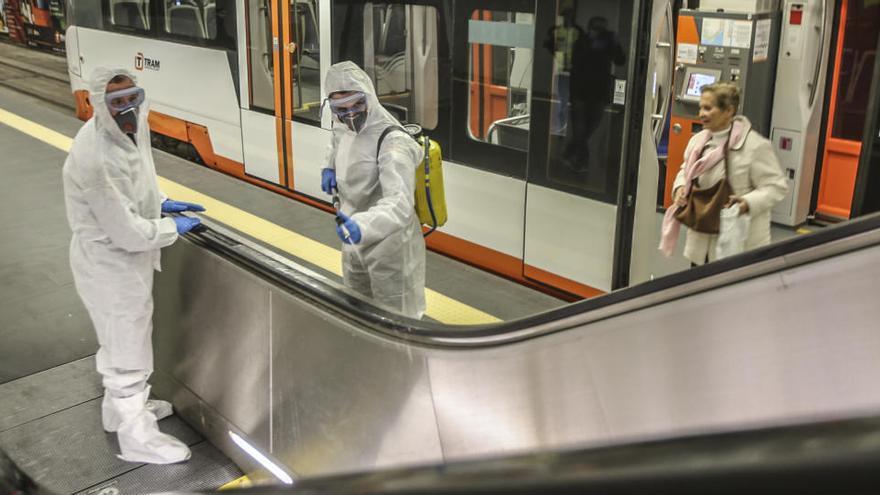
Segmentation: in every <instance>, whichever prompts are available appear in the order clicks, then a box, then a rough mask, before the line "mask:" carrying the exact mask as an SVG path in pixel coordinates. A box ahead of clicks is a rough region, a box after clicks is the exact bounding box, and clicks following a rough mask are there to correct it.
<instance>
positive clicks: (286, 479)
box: [229, 431, 293, 485]
mask: <svg viewBox="0 0 880 495" xmlns="http://www.w3.org/2000/svg"><path fill="white" fill-rule="evenodd" d="M229 438H231V439H232V441H233V442H235V445H238V446H239V447H241V449H242V450H244V451H245V452H247V454H248V455H249V456H251V457H253V458H254V460H255V461H257V462H259V463H260V465H262V466H263V467H264V468H266V469H268V470H269V472H270V473H272V474H274V475H275V477H276V478H278V479H279V480H281V482H282V483H285V484H287V485H292V484H293V478H291V477H290V475H289V474H287V473H285V472H284V470H283V469H281V468H280V467H278V464H275V463H274V462H272V461H270V460H269V458H268V457H266V456H265V455H263V454H262V453H261V452H260V451H259V450H257V449H256V448H255V447H254V446H253V445H251V444H249V443H247V441H245V439H244V438H241V437H240V436H238V434H237V433H235V432H233V431H230V432H229Z"/></svg>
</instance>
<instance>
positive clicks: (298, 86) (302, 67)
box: [290, 0, 321, 125]
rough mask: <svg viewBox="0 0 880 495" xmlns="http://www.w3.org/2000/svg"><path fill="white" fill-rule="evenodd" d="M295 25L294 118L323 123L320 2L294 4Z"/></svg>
mask: <svg viewBox="0 0 880 495" xmlns="http://www.w3.org/2000/svg"><path fill="white" fill-rule="evenodd" d="M290 19H291V20H292V22H293V39H294V43H296V51H295V52H294V55H293V60H292V64H293V106H294V109H293V115H294V117H299V118H301V119H304V120H307V121H309V122H312V123H315V124H318V125H320V123H321V113H320V112H321V50H320V37H319V35H318V26H319V23H318V2H317V1H316V0H291V2H290Z"/></svg>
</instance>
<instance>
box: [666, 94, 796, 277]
mask: <svg viewBox="0 0 880 495" xmlns="http://www.w3.org/2000/svg"><path fill="white" fill-rule="evenodd" d="M701 91H702V93H701V96H700V113H699V118H700V122H702V124H703V130H702V131H700V132H699V133H697V134H696V135H695V136H694V137H692V138H691V140H690V141H689V142H688V145H687V147H686V148H685V152H684V158H685V161H684V162H685V165H684V166H682V168H681V170H679V172H678V175H677V176H676V178H675V182H674V183H673V185H672V191H673V201H674V203H675V205H677V207H678V208H683V207H685V206H686V205H687V201H688V198H687V195H686V194H685V191H686V189H687V188H686V187H685V185H686V184H685V182H686V181H687V179H686V177H687V168H688V167H689V166H694V165H695V164H696V163H697V161H698V160H700V159H702V158H706V159H707V160H712V159H713V157H715V158H716V159H717V162H716V163H715V164H714V165H709V166H708V167H706V170H705V172H704V173H702V174H701V175H699V176H697V177H696V179H695V180H696V185H697V187H700V188H706V187H709V186H712V185H713V184H716V183H718V182H719V181H720V180H722V179H724V177H725V173H729V175H728V176H727V179H728V181H729V182H730V186H731V187H732V188H733V192H734V194H733V195H732V196H730V198H729V201H728V203H727V205H725V206H730V205H732V204H733V203H738V204H739V211H740V214H741V215H749V216H750V224H749V225H750V226H749V233H748V237H747V239H746V245H745V248H746V249H753V248H756V247H759V246H765V245H767V244H769V243H770V210H772V209H773V206H774V205H775V204H776V203H778V202H779V201H781V200H782V199H783V198H784V197H785V194H786V192H787V191H788V185H787V183H786V181H785V177H784V176H783V175H782V168H781V166H780V165H779V160H778V159H777V158H776V155H775V154H774V153H773V146H772V145H771V144H770V141H769V140H767V138H765V137H763V136H761V135H760V134H759V133H758V132H757V131H755V130H754V129H752V124H751V122H749V119H748V118H746V117H744V116H741V115H739V116H737V115H736V111H737V108H739V102H740V93H739V88H737V87H736V86H735V85H733V84H730V83H716V84H710V85H707V86H703V88H702V90H701ZM724 146H726V147H727V148H728V151H727V160H728V161H729V163H725V159H724V158H723V156H724V153H723V148H719V147H724ZM715 150H717V151H715ZM713 151H714V152H713ZM707 165H708V164H707ZM725 170H728V172H725ZM668 218H669V216H668V215H667V218H665V219H664V224H666V223H669V222H670V220H668ZM671 222H676V225H677V221H676V220H674V219H673V220H671ZM663 230H664V239H663V241H662V242H661V246H660V249H661V250H663V251H664V254H666V255H667V256H670V255H671V254H672V249H674V247H675V241H676V240H677V238H678V230H677V229H674V233H673V232H672V230H671V229H670V230H668V229H667V225H664V229H663ZM717 240H718V235H717V234H707V233H702V232H696V231H694V230H691V229H688V230H687V240H686V241H685V246H684V256H685V258H687V259H688V260H690V261H691V263H692V265H702V264H704V263H708V262H710V261H714V260H715V245H716V242H717Z"/></svg>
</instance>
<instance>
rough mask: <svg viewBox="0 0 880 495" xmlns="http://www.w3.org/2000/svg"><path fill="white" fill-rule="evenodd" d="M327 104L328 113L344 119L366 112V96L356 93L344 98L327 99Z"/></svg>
mask: <svg viewBox="0 0 880 495" xmlns="http://www.w3.org/2000/svg"><path fill="white" fill-rule="evenodd" d="M327 103H328V104H329V105H330V111H331V112H333V115H335V116H337V117H339V118H344V117H347V116H349V115H352V114H357V113H361V112H364V111H366V110H367V95H366V94H364V93H360V92H358V93H353V94H350V95H348V96H346V97H344V98H329V99H328V100H327Z"/></svg>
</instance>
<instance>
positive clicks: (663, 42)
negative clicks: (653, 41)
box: [657, 41, 672, 48]
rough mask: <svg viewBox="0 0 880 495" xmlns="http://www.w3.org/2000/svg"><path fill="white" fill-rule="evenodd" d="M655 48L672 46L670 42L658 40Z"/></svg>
mask: <svg viewBox="0 0 880 495" xmlns="http://www.w3.org/2000/svg"><path fill="white" fill-rule="evenodd" d="M657 48H672V43H668V42H666V41H658V42H657Z"/></svg>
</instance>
